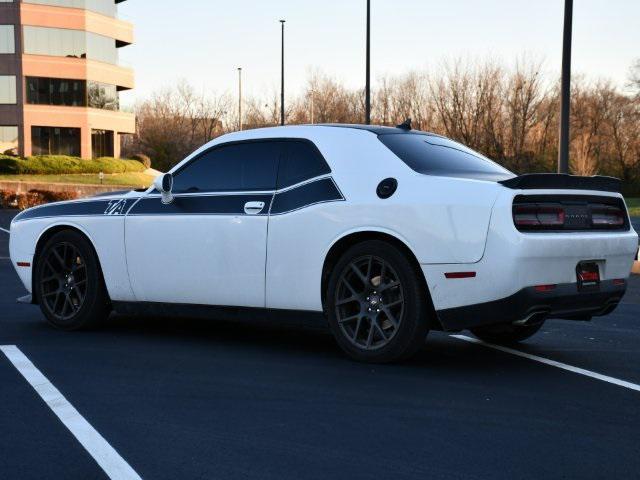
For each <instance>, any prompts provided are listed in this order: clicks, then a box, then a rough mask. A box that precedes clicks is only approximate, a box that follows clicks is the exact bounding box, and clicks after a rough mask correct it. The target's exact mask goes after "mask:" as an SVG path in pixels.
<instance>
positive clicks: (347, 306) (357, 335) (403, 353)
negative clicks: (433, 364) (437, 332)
mask: <svg viewBox="0 0 640 480" xmlns="http://www.w3.org/2000/svg"><path fill="white" fill-rule="evenodd" d="M420 274H421V273H420V272H419V271H417V269H416V268H415V267H414V266H413V264H412V263H411V262H410V261H409V259H408V258H407V257H406V255H405V254H404V253H403V252H401V251H400V250H399V249H397V248H396V247H395V246H393V245H391V244H389V243H386V242H383V241H380V240H369V241H366V242H362V243H359V244H357V245H354V246H353V247H351V248H350V249H349V250H347V251H346V252H345V253H344V254H343V255H342V257H341V258H340V259H339V260H338V262H337V264H336V265H335V267H334V269H333V271H332V272H331V276H330V278H329V283H328V288H327V292H326V307H327V308H326V310H327V314H328V319H329V325H330V327H331V330H332V332H333V335H334V337H335V339H336V341H337V342H338V345H340V347H341V348H342V349H343V350H344V351H345V352H346V353H347V354H348V355H349V356H350V357H351V358H353V359H355V360H358V361H363V362H371V363H389V362H394V361H398V360H402V359H406V358H409V357H411V356H412V355H414V354H415V353H416V352H417V351H418V350H419V349H420V348H421V347H422V346H423V345H424V342H425V339H426V336H427V333H428V331H429V314H428V309H427V300H426V295H425V292H424V287H423V282H422V281H421V279H420V277H419V275H420Z"/></svg>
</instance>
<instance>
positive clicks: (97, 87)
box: [87, 81, 120, 110]
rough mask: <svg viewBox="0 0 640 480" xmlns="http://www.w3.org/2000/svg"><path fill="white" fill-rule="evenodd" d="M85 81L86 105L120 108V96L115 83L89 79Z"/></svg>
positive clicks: (106, 108)
mask: <svg viewBox="0 0 640 480" xmlns="http://www.w3.org/2000/svg"><path fill="white" fill-rule="evenodd" d="M87 83H88V85H87V105H89V106H90V107H92V108H101V109H103V110H118V109H119V108H120V96H119V95H118V89H117V87H116V86H115V85H108V84H106V83H100V82H91V81H89V82H87Z"/></svg>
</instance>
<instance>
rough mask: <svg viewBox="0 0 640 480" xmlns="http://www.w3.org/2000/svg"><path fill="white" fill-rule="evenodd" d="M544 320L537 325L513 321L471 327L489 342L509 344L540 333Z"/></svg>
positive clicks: (472, 330)
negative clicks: (516, 323)
mask: <svg viewBox="0 0 640 480" xmlns="http://www.w3.org/2000/svg"><path fill="white" fill-rule="evenodd" d="M542 325H544V322H540V323H537V324H535V325H513V324H511V323H505V324H498V325H487V326H486V327H478V328H473V329H471V332H472V333H473V334H474V335H475V336H476V337H478V338H479V339H480V340H483V341H485V342H487V343H496V344H498V345H509V344H514V343H518V342H521V341H523V340H526V339H527V338H529V337H531V336H533V335H535V334H536V333H538V330H540V328H542Z"/></svg>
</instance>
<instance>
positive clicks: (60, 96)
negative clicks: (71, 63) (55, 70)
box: [27, 77, 87, 107]
mask: <svg viewBox="0 0 640 480" xmlns="http://www.w3.org/2000/svg"><path fill="white" fill-rule="evenodd" d="M85 85H86V82H85V81H84V80H66V79H61V78H41V77H27V103H30V104H33V105H66V106H68V107H83V106H86V104H87V102H86V92H85Z"/></svg>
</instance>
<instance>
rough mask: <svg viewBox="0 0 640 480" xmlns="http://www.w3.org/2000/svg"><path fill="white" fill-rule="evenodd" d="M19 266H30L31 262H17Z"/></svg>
mask: <svg viewBox="0 0 640 480" xmlns="http://www.w3.org/2000/svg"><path fill="white" fill-rule="evenodd" d="M18 266H19V267H30V266H31V264H30V263H29V262H18Z"/></svg>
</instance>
